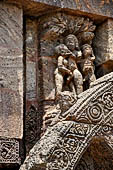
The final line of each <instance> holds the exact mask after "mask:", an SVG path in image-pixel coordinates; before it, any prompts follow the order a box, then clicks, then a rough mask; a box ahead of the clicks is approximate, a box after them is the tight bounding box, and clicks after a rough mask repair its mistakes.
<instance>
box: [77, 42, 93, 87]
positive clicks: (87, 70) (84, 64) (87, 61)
mask: <svg viewBox="0 0 113 170" xmlns="http://www.w3.org/2000/svg"><path fill="white" fill-rule="evenodd" d="M81 50H82V60H81V64H80V66H81V70H82V74H83V77H84V81H87V82H88V84H89V87H90V86H91V84H92V83H93V82H94V81H95V80H96V77H95V74H94V64H93V61H94V60H95V56H94V54H93V50H92V47H91V46H90V45H89V44H84V45H83V46H82V48H81Z"/></svg>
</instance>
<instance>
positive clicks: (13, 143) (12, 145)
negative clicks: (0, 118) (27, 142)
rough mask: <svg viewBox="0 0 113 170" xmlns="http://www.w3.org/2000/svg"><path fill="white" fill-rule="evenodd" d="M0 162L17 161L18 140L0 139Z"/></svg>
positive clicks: (18, 160) (18, 161) (18, 157)
mask: <svg viewBox="0 0 113 170" xmlns="http://www.w3.org/2000/svg"><path fill="white" fill-rule="evenodd" d="M0 163H19V164H20V156H19V142H18V141H17V140H15V139H0Z"/></svg>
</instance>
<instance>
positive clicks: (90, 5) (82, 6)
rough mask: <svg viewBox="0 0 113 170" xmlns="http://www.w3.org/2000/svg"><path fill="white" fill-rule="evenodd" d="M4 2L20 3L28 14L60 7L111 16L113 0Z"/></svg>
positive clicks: (11, 0)
mask: <svg viewBox="0 0 113 170" xmlns="http://www.w3.org/2000/svg"><path fill="white" fill-rule="evenodd" d="M5 2H10V3H17V4H19V5H22V6H23V9H24V12H25V13H26V14H29V15H41V13H42V12H45V10H46V13H47V11H49V10H50V9H54V8H56V9H58V8H61V9H70V10H75V11H81V12H86V13H91V14H95V15H101V16H106V17H113V10H112V8H113V2H110V1H106V0H104V1H98V0H95V1H93V0H87V1H85V0H82V1H81V2H80V1H76V0H53V1H50V0H24V1H23V0H6V1H5Z"/></svg>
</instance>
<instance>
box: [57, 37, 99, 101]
mask: <svg viewBox="0 0 113 170" xmlns="http://www.w3.org/2000/svg"><path fill="white" fill-rule="evenodd" d="M55 51H56V54H57V56H58V59H57V62H58V63H57V69H56V70H55V84H56V95H58V94H60V93H61V92H62V91H63V85H64V81H65V83H66V84H67V85H68V87H69V88H70V90H71V91H72V92H73V93H74V96H75V98H76V97H77V95H79V94H80V93H81V92H83V81H86V80H88V82H89V85H91V83H92V82H93V81H95V80H96V77H95V74H94V64H93V61H94V59H95V56H94V54H93V51H92V47H91V46H90V45H89V44H84V45H83V46H82V47H81V51H80V49H79V43H78V39H77V37H76V36H75V35H73V34H69V35H68V36H67V37H66V39H65V44H60V45H58V46H57V47H56V48H55ZM77 63H79V65H80V67H81V72H80V71H79V70H78V66H77ZM81 73H82V74H81ZM83 78H84V79H83Z"/></svg>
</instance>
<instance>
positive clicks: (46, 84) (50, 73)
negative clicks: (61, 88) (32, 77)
mask: <svg viewBox="0 0 113 170" xmlns="http://www.w3.org/2000/svg"><path fill="white" fill-rule="evenodd" d="M55 68H56V59H55V58H52V57H40V60H39V78H38V91H39V95H40V96H39V97H40V99H43V100H53V99H55V82H54V71H55Z"/></svg>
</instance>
